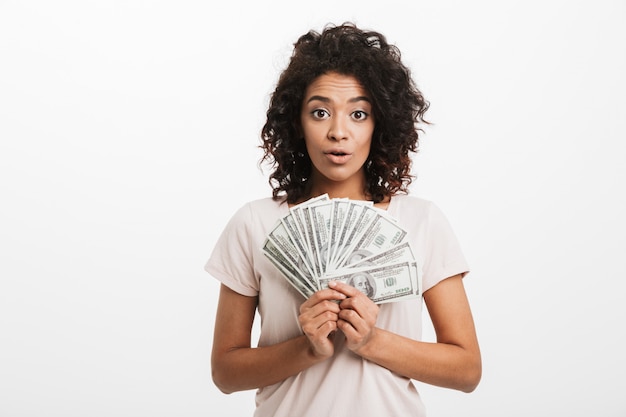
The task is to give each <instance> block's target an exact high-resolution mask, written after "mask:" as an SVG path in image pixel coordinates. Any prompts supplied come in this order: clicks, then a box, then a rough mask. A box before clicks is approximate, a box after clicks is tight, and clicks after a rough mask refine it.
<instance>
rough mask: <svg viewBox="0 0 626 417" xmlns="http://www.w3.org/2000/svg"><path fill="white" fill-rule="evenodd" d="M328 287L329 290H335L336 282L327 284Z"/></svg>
mask: <svg viewBox="0 0 626 417" xmlns="http://www.w3.org/2000/svg"><path fill="white" fill-rule="evenodd" d="M328 286H329V287H330V288H335V287H336V286H337V282H335V281H330V282H329V283H328Z"/></svg>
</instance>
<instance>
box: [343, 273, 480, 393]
mask: <svg viewBox="0 0 626 417" xmlns="http://www.w3.org/2000/svg"><path fill="white" fill-rule="evenodd" d="M334 288H335V289H336V290H338V291H341V292H343V293H344V294H346V295H347V296H348V298H346V300H344V301H342V303H341V307H342V310H341V312H340V313H339V318H340V320H339V322H338V327H339V329H341V330H342V331H343V332H344V334H345V335H346V338H347V346H348V348H349V349H351V350H352V351H354V352H355V353H357V354H358V355H360V356H362V357H363V358H365V359H368V360H370V361H372V362H375V363H377V364H379V365H381V366H384V367H385V368H387V369H389V370H391V371H393V372H396V373H398V374H400V375H404V376H406V377H409V378H412V379H415V380H418V381H422V382H425V383H428V384H432V385H437V386H441V387H446V388H452V389H457V390H461V391H464V392H471V391H473V390H474V389H475V388H476V386H477V385H478V383H479V381H480V378H481V373H482V365H481V356H480V349H479V346H478V340H477V337H476V331H475V327H474V320H473V318H472V313H471V310H470V306H469V302H468V300H467V296H466V294H465V288H464V286H463V280H462V278H461V275H456V276H453V277H450V278H448V279H445V280H443V281H441V282H440V283H439V284H437V285H435V286H434V287H432V288H431V289H429V290H428V291H426V292H425V293H424V301H425V302H426V306H427V307H428V312H429V313H430V316H431V320H432V322H433V326H434V329H435V333H436V335H437V342H436V343H427V342H419V341H416V340H412V339H409V338H406V337H403V336H400V335H397V334H394V333H391V332H388V331H385V330H382V329H379V328H377V327H375V323H376V315H377V313H378V307H377V306H376V305H374V304H373V303H372V302H371V300H369V299H368V298H367V297H365V296H364V295H362V294H360V291H358V290H356V289H354V288H353V287H350V286H348V285H345V284H342V283H339V282H338V283H336V284H335V286H334Z"/></svg>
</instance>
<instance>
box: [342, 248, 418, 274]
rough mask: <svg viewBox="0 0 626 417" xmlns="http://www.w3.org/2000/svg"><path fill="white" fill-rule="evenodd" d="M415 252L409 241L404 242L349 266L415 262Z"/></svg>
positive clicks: (359, 266)
mask: <svg viewBox="0 0 626 417" xmlns="http://www.w3.org/2000/svg"><path fill="white" fill-rule="evenodd" d="M415 260H416V258H415V254H414V253H413V249H412V248H411V244H410V243H409V242H403V243H400V244H398V245H396V246H393V247H392V248H389V249H387V250H385V251H384V252H380V253H376V254H374V255H370V256H367V257H365V258H363V259H361V260H359V261H358V262H357V263H354V264H352V265H348V267H349V268H362V267H366V266H368V265H390V264H396V263H400V262H415Z"/></svg>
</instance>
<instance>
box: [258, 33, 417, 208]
mask: <svg viewBox="0 0 626 417" xmlns="http://www.w3.org/2000/svg"><path fill="white" fill-rule="evenodd" d="M331 72H334V73H338V74H341V75H349V76H353V77H355V78H356V79H357V80H358V81H359V82H360V83H361V85H362V86H363V88H365V90H366V91H368V92H369V94H370V97H371V98H372V106H373V113H374V117H375V120H376V124H375V127H374V133H373V136H372V145H371V150H370V155H369V157H368V160H367V161H366V163H365V175H366V189H365V190H364V192H365V194H366V195H367V196H369V198H370V199H371V200H372V201H373V202H375V203H377V202H381V201H384V200H385V199H386V198H387V197H391V196H392V195H394V194H396V193H398V192H404V193H406V192H408V191H407V188H408V185H409V184H410V183H411V181H412V179H413V177H412V176H411V157H410V152H417V148H418V136H419V135H418V134H419V132H421V128H420V124H422V123H424V124H428V122H427V121H426V120H425V119H424V118H423V115H424V113H425V112H426V110H427V109H428V106H429V103H428V102H427V101H426V100H425V99H424V97H423V96H422V93H421V92H420V91H419V90H418V88H417V87H416V85H415V82H414V81H413V79H412V78H411V73H410V70H409V69H408V68H407V67H406V66H405V65H404V64H403V63H402V61H401V57H400V51H399V50H398V48H397V47H396V46H394V45H390V44H388V43H387V40H386V38H385V37H384V36H383V35H382V34H380V33H378V32H373V31H365V30H361V29H359V28H357V27H356V26H355V25H354V24H352V23H344V24H343V25H341V26H333V25H329V26H327V27H325V28H324V30H323V31H322V33H318V32H315V31H310V32H308V33H306V34H305V35H302V36H301V37H300V38H299V39H298V41H297V42H296V43H295V45H294V50H293V54H292V56H291V60H290V62H289V65H288V66H287V68H286V69H285V70H284V71H283V72H282V74H281V75H280V77H279V79H278V83H277V86H276V89H275V90H274V92H273V93H272V96H271V100H270V104H269V108H268V110H267V114H266V116H267V120H266V122H265V125H264V126H263V128H262V131H261V138H262V145H261V146H260V148H261V149H263V151H264V155H263V157H262V158H261V163H262V162H269V163H270V164H271V165H272V167H273V172H272V173H271V175H270V177H269V183H270V185H271V187H272V189H273V193H272V196H273V198H274V199H279V198H282V197H285V196H286V200H287V201H288V202H289V203H296V202H298V201H301V200H303V199H305V198H307V197H308V190H309V183H308V179H309V176H310V173H311V160H310V158H309V156H308V154H307V150H306V147H305V142H304V140H303V138H302V134H301V133H300V132H301V129H300V112H301V108H302V101H303V99H304V94H305V91H306V89H307V87H308V86H309V84H311V82H313V80H315V79H316V78H317V77H319V76H320V75H323V74H327V73H331Z"/></svg>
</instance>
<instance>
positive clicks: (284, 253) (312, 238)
mask: <svg viewBox="0 0 626 417" xmlns="http://www.w3.org/2000/svg"><path fill="white" fill-rule="evenodd" d="M263 253H264V254H265V256H267V258H269V260H270V261H271V262H272V263H273V264H274V265H275V266H276V268H278V270H279V271H280V272H281V273H282V275H283V276H284V277H285V278H286V279H287V281H289V282H290V283H291V284H292V285H293V286H294V287H295V288H296V289H297V290H298V291H299V292H300V293H301V294H302V295H303V296H304V297H306V298H308V297H310V296H311V295H312V294H313V293H314V292H316V291H318V290H320V289H323V288H327V287H328V283H329V282H330V281H333V280H334V281H342V282H345V283H348V284H350V285H352V286H354V287H356V288H358V289H359V290H361V291H362V292H363V293H365V294H366V295H367V296H368V297H369V298H370V299H372V300H373V301H374V302H375V303H378V304H380V303H386V302H392V301H400V300H405V299H407V298H413V297H418V296H420V295H421V269H420V265H418V262H417V260H416V258H415V255H414V253H413V251H412V249H411V246H410V244H409V242H408V241H407V232H406V231H405V230H404V229H403V228H402V227H401V226H400V225H399V224H398V223H397V221H396V220H395V219H394V218H392V217H391V216H390V215H389V214H388V213H387V212H386V211H384V210H380V209H378V208H376V207H374V205H373V204H372V203H371V202H365V201H355V200H349V199H337V198H333V199H330V198H329V197H328V195H326V194H324V195H322V196H319V197H316V198H312V199H310V200H307V201H306V202H304V203H301V204H298V205H296V206H293V207H291V208H290V209H289V213H288V214H287V215H285V216H284V217H282V218H281V219H279V221H278V222H277V224H276V226H275V227H274V228H273V229H272V231H271V232H270V233H269V234H268V236H267V238H266V239H265V242H264V244H263Z"/></svg>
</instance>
